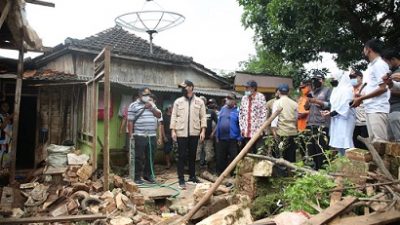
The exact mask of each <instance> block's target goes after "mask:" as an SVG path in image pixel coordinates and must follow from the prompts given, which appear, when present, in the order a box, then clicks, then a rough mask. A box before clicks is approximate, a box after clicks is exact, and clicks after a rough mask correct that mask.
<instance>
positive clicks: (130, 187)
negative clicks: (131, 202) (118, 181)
mask: <svg viewBox="0 0 400 225" xmlns="http://www.w3.org/2000/svg"><path fill="white" fill-rule="evenodd" d="M123 185H124V190H125V191H128V192H131V193H134V192H139V188H138V187H137V185H136V183H135V182H133V181H132V180H131V179H124V184H123Z"/></svg>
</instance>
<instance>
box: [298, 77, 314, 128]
mask: <svg viewBox="0 0 400 225" xmlns="http://www.w3.org/2000/svg"><path fill="white" fill-rule="evenodd" d="M299 89H300V97H299V99H298V108H297V112H298V115H297V129H298V131H299V132H303V131H304V130H305V129H306V126H307V118H308V110H306V109H305V108H304V105H305V104H306V102H307V94H308V93H310V90H311V87H310V82H309V81H302V82H301V83H300V86H299Z"/></svg>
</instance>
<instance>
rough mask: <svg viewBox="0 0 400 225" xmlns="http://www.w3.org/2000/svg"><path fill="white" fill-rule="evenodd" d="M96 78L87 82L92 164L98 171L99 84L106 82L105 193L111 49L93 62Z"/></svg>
mask: <svg viewBox="0 0 400 225" xmlns="http://www.w3.org/2000/svg"><path fill="white" fill-rule="evenodd" d="M93 63H94V76H93V78H92V79H90V80H89V81H88V82H86V87H87V90H89V87H91V88H92V92H91V93H89V91H88V92H87V93H88V95H87V96H88V97H89V98H90V99H91V103H92V105H91V113H90V114H91V116H92V117H91V126H92V132H91V136H92V139H91V140H92V163H93V168H94V170H96V169H97V119H98V110H97V103H98V88H99V83H100V81H101V80H102V79H103V80H104V144H103V148H102V149H103V173H104V181H103V182H104V183H103V185H104V191H108V190H109V173H110V168H109V164H110V152H109V151H110V149H109V127H110V67H111V49H110V47H105V48H104V49H103V50H102V51H101V52H100V53H99V54H98V55H97V56H96V57H95V58H94V60H93Z"/></svg>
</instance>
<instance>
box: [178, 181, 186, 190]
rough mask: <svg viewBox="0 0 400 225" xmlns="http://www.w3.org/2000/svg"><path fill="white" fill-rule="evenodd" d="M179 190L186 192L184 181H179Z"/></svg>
mask: <svg viewBox="0 0 400 225" xmlns="http://www.w3.org/2000/svg"><path fill="white" fill-rule="evenodd" d="M179 188H180V189H182V190H186V184H185V180H179Z"/></svg>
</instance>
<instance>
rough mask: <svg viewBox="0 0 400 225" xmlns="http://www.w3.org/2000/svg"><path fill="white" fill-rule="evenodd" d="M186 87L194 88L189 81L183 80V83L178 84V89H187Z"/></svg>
mask: <svg viewBox="0 0 400 225" xmlns="http://www.w3.org/2000/svg"><path fill="white" fill-rule="evenodd" d="M187 86H189V87H194V85H193V82H192V81H190V80H185V81H183V82H182V83H180V84H178V87H183V88H185V87H187Z"/></svg>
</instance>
